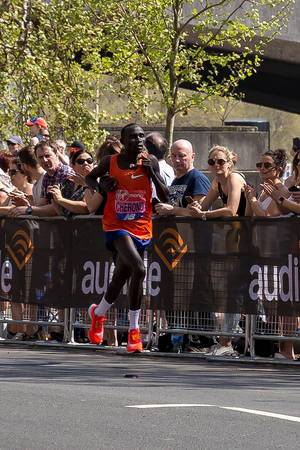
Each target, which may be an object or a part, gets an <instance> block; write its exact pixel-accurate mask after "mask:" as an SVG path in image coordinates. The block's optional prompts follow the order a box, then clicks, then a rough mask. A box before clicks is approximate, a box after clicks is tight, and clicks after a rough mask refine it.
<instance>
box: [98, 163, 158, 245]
mask: <svg viewBox="0 0 300 450" xmlns="http://www.w3.org/2000/svg"><path fill="white" fill-rule="evenodd" d="M109 175H110V176H112V177H114V178H115V179H116V180H117V181H118V187H117V189H116V190H115V191H113V192H108V194H107V201H106V205H105V208H104V216H103V220H102V223H103V230H104V231H116V230H126V231H128V232H129V233H130V234H132V235H133V236H136V237H138V238H139V239H151V237H152V205H151V202H152V187H151V182H150V178H149V175H148V173H147V171H146V169H145V168H144V167H142V166H137V167H136V168H135V169H124V170H123V169H120V168H119V166H118V155H113V156H112V157H111V159H110V166H109Z"/></svg>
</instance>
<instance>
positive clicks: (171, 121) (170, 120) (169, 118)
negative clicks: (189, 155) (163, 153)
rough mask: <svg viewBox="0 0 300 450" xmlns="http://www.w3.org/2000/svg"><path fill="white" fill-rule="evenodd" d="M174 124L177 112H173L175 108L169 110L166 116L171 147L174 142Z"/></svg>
mask: <svg viewBox="0 0 300 450" xmlns="http://www.w3.org/2000/svg"><path fill="white" fill-rule="evenodd" d="M174 125H175V113H174V112H173V110H168V111H167V118H166V139H167V141H168V143H169V148H170V147H171V145H172V144H173V134H174Z"/></svg>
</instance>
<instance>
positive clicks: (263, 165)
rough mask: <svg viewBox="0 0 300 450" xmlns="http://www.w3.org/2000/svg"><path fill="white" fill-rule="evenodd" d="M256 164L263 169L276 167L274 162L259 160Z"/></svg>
mask: <svg viewBox="0 0 300 450" xmlns="http://www.w3.org/2000/svg"><path fill="white" fill-rule="evenodd" d="M255 165H256V167H257V169H262V168H264V169H275V166H274V165H273V164H272V163H270V162H265V163H262V162H258V163H256V164H255Z"/></svg>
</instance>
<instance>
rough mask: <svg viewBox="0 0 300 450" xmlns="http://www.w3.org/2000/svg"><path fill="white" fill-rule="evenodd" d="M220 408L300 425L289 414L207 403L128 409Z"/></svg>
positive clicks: (167, 404) (299, 421)
mask: <svg viewBox="0 0 300 450" xmlns="http://www.w3.org/2000/svg"><path fill="white" fill-rule="evenodd" d="M199 407H200V408H205V407H210V408H219V409H226V410H230V411H237V412H243V413H246V414H254V415H256V416H265V417H272V418H274V419H281V420H289V421H290V422H298V423H300V417H297V416H289V415H287V414H278V413H272V412H268V411H259V410H258V409H246V408H237V407H234V406H219V405H209V404H205V403H165V404H153V405H151V404H150V405H129V406H126V408H137V409H157V408H199Z"/></svg>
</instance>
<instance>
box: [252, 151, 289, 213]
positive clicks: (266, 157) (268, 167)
mask: <svg viewBox="0 0 300 450" xmlns="http://www.w3.org/2000/svg"><path fill="white" fill-rule="evenodd" d="M286 164H287V154H286V151H285V150H282V149H278V150H274V151H273V150H268V151H266V152H265V153H263V154H262V156H261V158H260V161H259V162H257V163H256V167H257V169H258V170H259V175H260V178H261V181H262V187H263V184H264V183H267V184H270V185H272V186H274V187H275V188H276V189H278V190H279V191H280V192H281V194H282V196H283V197H289V196H290V192H289V191H288V190H287V189H286V187H285V186H284V185H283V183H282V181H281V177H282V175H283V172H284V169H285V167H286ZM245 193H246V199H247V207H246V215H247V216H259V217H278V216H281V215H282V214H287V213H288V210H287V209H286V208H285V207H284V206H283V205H282V204H278V203H277V202H276V201H275V200H273V199H272V197H271V196H270V195H269V193H268V192H267V191H266V190H265V189H264V188H263V189H262V191H261V193H260V195H259V196H258V198H257V197H256V192H255V190H254V188H253V187H252V186H249V185H246V187H245Z"/></svg>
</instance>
